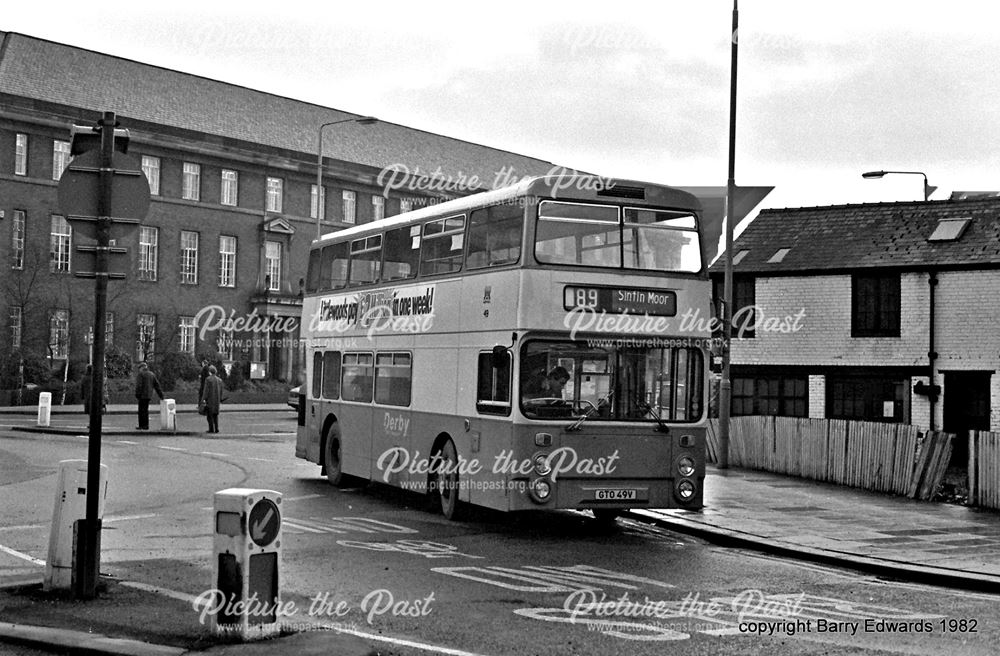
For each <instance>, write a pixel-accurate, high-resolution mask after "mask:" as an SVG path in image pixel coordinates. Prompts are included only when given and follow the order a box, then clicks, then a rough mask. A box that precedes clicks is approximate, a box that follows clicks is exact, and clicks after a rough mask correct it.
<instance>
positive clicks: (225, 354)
mask: <svg viewBox="0 0 1000 656" xmlns="http://www.w3.org/2000/svg"><path fill="white" fill-rule="evenodd" d="M215 350H216V351H217V352H218V354H219V357H220V358H222V359H223V360H226V361H230V362H231V361H232V359H233V331H232V330H230V329H226V328H222V329H220V330H219V337H218V341H217V342H216V345H215Z"/></svg>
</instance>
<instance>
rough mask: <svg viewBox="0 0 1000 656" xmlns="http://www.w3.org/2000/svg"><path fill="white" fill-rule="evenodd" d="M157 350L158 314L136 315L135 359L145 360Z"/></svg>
mask: <svg viewBox="0 0 1000 656" xmlns="http://www.w3.org/2000/svg"><path fill="white" fill-rule="evenodd" d="M155 350H156V315H155V314H142V313H139V314H137V315H135V359H136V360H137V361H138V362H145V361H147V360H148V359H149V358H151V357H153V352H154V351H155Z"/></svg>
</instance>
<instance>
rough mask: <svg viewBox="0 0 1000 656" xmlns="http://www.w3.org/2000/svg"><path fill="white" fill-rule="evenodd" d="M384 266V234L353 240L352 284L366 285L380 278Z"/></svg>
mask: <svg viewBox="0 0 1000 656" xmlns="http://www.w3.org/2000/svg"><path fill="white" fill-rule="evenodd" d="M381 266H382V235H371V236H369V237H364V238H362V239H355V240H354V241H352V242H351V272H350V275H349V280H348V281H349V283H350V284H351V285H366V284H368V283H372V282H375V281H376V280H378V274H379V269H380V268H381Z"/></svg>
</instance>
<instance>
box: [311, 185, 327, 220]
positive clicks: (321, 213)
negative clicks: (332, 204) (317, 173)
mask: <svg viewBox="0 0 1000 656" xmlns="http://www.w3.org/2000/svg"><path fill="white" fill-rule="evenodd" d="M309 216H310V217H311V218H314V219H315V218H320V219H322V218H325V217H326V189H325V188H324V187H320V188H319V209H318V210H317V209H316V185H312V186H311V187H310V188H309Z"/></svg>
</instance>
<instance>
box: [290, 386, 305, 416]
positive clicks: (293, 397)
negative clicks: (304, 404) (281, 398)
mask: <svg viewBox="0 0 1000 656" xmlns="http://www.w3.org/2000/svg"><path fill="white" fill-rule="evenodd" d="M301 390H302V386H301V385H299V386H298V387H293V388H292V389H290V390H288V405H290V406H292V409H293V410H295V411H298V409H299V392H300V391H301Z"/></svg>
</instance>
